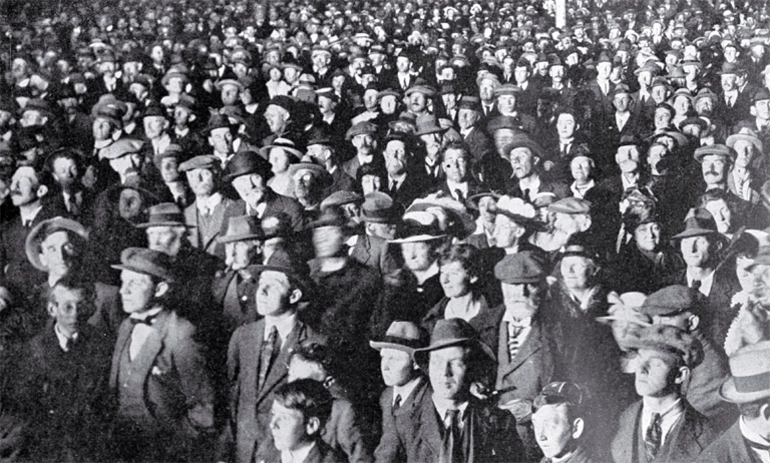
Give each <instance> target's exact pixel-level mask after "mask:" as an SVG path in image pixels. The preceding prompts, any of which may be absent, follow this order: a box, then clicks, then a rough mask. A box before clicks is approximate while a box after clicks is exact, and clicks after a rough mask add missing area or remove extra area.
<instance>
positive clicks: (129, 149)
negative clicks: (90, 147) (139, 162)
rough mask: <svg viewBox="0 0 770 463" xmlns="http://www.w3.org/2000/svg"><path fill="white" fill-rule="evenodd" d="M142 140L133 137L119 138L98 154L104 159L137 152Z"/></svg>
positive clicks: (140, 147) (142, 143)
mask: <svg viewBox="0 0 770 463" xmlns="http://www.w3.org/2000/svg"><path fill="white" fill-rule="evenodd" d="M143 145H144V142H143V141H142V140H137V139H134V138H121V139H120V140H117V141H115V142H114V143H112V144H111V145H109V146H108V147H106V148H104V149H102V150H101V151H100V152H99V154H100V155H101V156H102V157H104V158H105V159H118V158H120V157H123V156H126V155H128V154H133V153H138V152H139V150H141V149H142V146H143Z"/></svg>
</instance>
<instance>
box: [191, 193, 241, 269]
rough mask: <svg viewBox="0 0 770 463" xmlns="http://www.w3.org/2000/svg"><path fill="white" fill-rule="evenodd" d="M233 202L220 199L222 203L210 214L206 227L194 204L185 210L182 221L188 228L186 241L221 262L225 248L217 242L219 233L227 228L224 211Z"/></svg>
mask: <svg viewBox="0 0 770 463" xmlns="http://www.w3.org/2000/svg"><path fill="white" fill-rule="evenodd" d="M233 202H234V201H233V200H231V199H229V198H226V197H222V202H221V203H220V204H219V205H218V206H217V207H215V208H214V210H213V211H212V212H211V217H210V218H209V219H208V221H209V224H208V226H207V227H204V226H203V223H202V217H201V214H200V211H199V210H198V206H197V205H196V203H195V202H193V203H192V204H190V205H189V206H187V208H185V210H184V221H185V223H186V224H187V225H189V227H190V228H188V239H189V240H190V243H191V244H192V245H193V247H195V248H198V249H201V250H203V251H206V252H207V253H209V254H211V255H213V256H217V257H219V258H220V259H222V260H224V259H225V246H224V244H222V243H220V242H219V237H220V233H222V232H223V231H224V230H226V228H227V224H226V223H225V222H224V220H225V211H226V210H227V208H228V207H229V206H230V204H231V203H233ZM207 231H208V233H207Z"/></svg>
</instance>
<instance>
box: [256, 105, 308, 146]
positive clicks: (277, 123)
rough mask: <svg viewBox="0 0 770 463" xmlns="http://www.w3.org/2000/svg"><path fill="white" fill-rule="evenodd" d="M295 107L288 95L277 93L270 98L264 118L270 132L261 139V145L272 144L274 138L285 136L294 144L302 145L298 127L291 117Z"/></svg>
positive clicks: (301, 136)
mask: <svg viewBox="0 0 770 463" xmlns="http://www.w3.org/2000/svg"><path fill="white" fill-rule="evenodd" d="M295 108H296V102H295V101H294V99H293V98H291V97H289V96H285V95H278V96H275V97H273V98H272V99H270V103H269V104H268V105H267V108H266V109H265V120H266V121H267V125H268V127H269V128H270V132H271V134H270V135H268V136H267V137H265V138H264V139H263V140H262V146H268V145H272V144H273V141H275V139H276V138H287V139H289V140H291V141H293V142H294V145H295V146H304V143H303V140H304V138H303V135H302V133H301V132H300V128H299V127H296V126H295V124H294V122H295V121H294V120H293V119H292V116H293V113H294V111H295Z"/></svg>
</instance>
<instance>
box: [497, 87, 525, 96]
mask: <svg viewBox="0 0 770 463" xmlns="http://www.w3.org/2000/svg"><path fill="white" fill-rule="evenodd" d="M521 92H522V90H521V87H519V86H518V85H513V84H503V85H500V86H499V87H496V88H495V90H494V92H493V93H494V95H495V98H497V97H498V96H500V95H518V94H519V93H521Z"/></svg>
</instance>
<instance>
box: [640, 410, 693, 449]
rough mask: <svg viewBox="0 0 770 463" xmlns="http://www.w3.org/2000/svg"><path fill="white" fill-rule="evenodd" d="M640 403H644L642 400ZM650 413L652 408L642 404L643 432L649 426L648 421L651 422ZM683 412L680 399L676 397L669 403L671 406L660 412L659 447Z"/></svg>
mask: <svg viewBox="0 0 770 463" xmlns="http://www.w3.org/2000/svg"><path fill="white" fill-rule="evenodd" d="M642 403H643V404H644V402H642ZM652 414H653V411H652V410H648V409H647V407H645V406H644V405H642V432H645V431H646V430H647V428H648V427H650V423H652ZM683 414H684V407H683V405H682V399H677V400H676V402H674V403H673V404H671V407H669V408H668V409H667V410H666V411H664V412H663V413H661V414H660V417H661V418H660V429H661V436H660V445H661V447H663V444H664V443H665V442H666V437H668V435H669V433H670V432H671V429H672V428H673V427H674V425H675V424H676V422H677V421H679V418H680V417H681V416H682V415H683Z"/></svg>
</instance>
